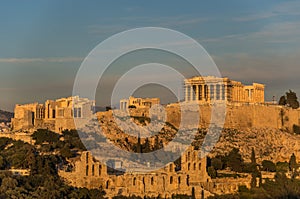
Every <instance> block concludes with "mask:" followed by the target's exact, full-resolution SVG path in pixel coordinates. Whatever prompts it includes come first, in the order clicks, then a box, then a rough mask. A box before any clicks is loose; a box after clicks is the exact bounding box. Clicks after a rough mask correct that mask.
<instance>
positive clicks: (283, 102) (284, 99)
mask: <svg viewBox="0 0 300 199" xmlns="http://www.w3.org/2000/svg"><path fill="white" fill-rule="evenodd" d="M278 104H279V105H282V106H285V105H286V97H285V96H284V95H283V96H281V97H280V99H279V102H278Z"/></svg>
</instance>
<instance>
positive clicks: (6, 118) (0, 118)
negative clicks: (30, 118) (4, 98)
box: [0, 110, 14, 122]
mask: <svg viewBox="0 0 300 199" xmlns="http://www.w3.org/2000/svg"><path fill="white" fill-rule="evenodd" d="M13 117H14V114H13V113H11V112H8V111H2V110H0V122H10V121H11V118H13Z"/></svg>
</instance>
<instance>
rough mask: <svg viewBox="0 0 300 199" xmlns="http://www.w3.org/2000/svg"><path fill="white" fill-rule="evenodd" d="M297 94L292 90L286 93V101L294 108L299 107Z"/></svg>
mask: <svg viewBox="0 0 300 199" xmlns="http://www.w3.org/2000/svg"><path fill="white" fill-rule="evenodd" d="M297 99H298V98H297V95H296V93H295V92H293V91H292V90H289V92H287V93H286V103H287V105H288V106H290V107H292V108H293V109H297V108H299V102H298V100H297Z"/></svg>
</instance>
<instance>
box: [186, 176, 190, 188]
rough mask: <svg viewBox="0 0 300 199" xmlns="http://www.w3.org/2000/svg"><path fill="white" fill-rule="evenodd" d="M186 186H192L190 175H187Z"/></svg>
mask: <svg viewBox="0 0 300 199" xmlns="http://www.w3.org/2000/svg"><path fill="white" fill-rule="evenodd" d="M186 185H187V186H190V176H189V175H187V177H186Z"/></svg>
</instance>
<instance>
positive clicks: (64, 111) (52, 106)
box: [12, 96, 95, 132]
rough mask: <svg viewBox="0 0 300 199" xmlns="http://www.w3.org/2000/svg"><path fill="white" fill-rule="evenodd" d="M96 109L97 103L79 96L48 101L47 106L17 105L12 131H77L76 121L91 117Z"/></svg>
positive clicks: (35, 104) (33, 104) (34, 104)
mask: <svg viewBox="0 0 300 199" xmlns="http://www.w3.org/2000/svg"><path fill="white" fill-rule="evenodd" d="M94 107H95V101H92V100H89V99H87V98H79V97H78V96H73V97H68V98H61V99H57V100H55V101H54V100H47V101H46V102H45V104H38V103H32V104H24V105H19V104H17V105H16V106H15V111H14V112H15V115H14V118H12V129H13V130H14V131H18V130H30V129H38V128H44V129H49V130H52V131H55V132H61V131H62V130H64V129H75V124H74V119H78V120H80V119H82V120H83V119H85V118H89V117H91V116H92V115H93V108H94Z"/></svg>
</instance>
